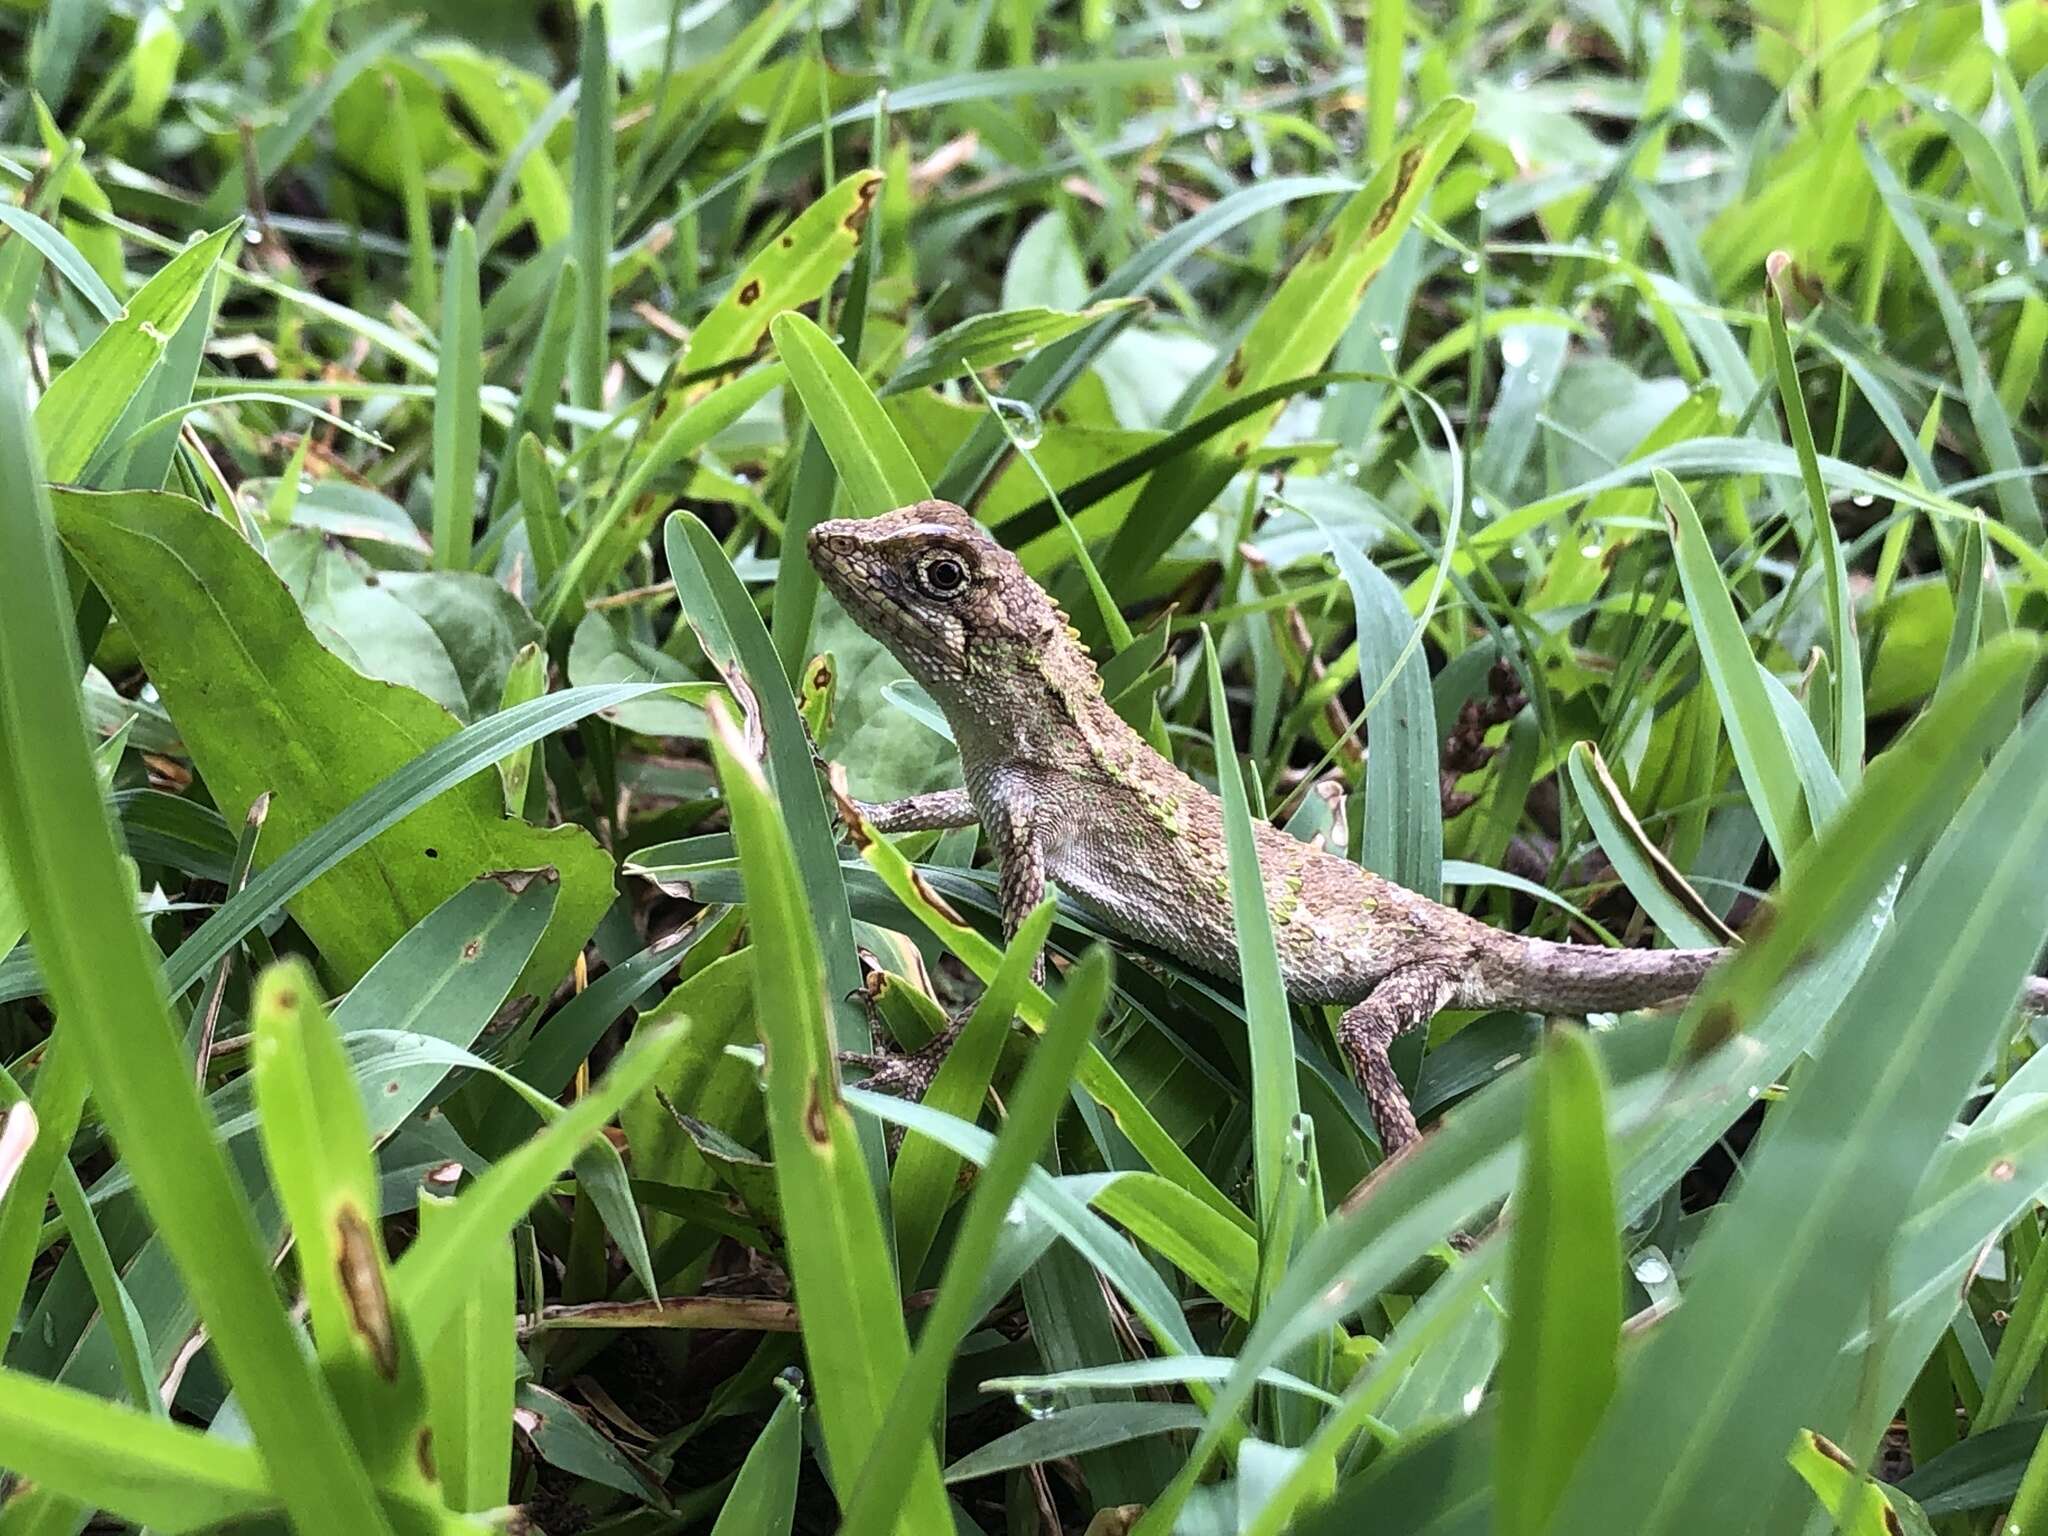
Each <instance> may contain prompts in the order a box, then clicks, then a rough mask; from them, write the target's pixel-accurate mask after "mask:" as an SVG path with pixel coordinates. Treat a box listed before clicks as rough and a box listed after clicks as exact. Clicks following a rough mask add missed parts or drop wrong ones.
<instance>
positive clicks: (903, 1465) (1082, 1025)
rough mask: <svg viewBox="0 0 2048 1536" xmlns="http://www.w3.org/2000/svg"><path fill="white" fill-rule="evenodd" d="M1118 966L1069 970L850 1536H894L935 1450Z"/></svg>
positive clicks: (1090, 960) (878, 1449)
mask: <svg viewBox="0 0 2048 1536" xmlns="http://www.w3.org/2000/svg"><path fill="white" fill-rule="evenodd" d="M1110 963H1111V962H1110V957H1109V952H1108V951H1107V950H1105V949H1102V948H1101V947H1099V946H1098V947H1096V948H1093V949H1090V950H1089V951H1088V952H1087V953H1085V954H1084V955H1082V957H1081V959H1080V962H1079V963H1078V964H1077V965H1075V967H1074V968H1073V970H1071V971H1070V972H1068V973H1067V980H1066V985H1065V986H1064V987H1063V988H1062V989H1061V991H1060V998H1059V1002H1058V1004H1057V1005H1056V1006H1055V1008H1054V1010H1053V1018H1052V1023H1051V1024H1050V1025H1049V1026H1048V1027H1047V1029H1046V1032H1045V1038H1044V1039H1043V1040H1041V1041H1040V1042H1039V1043H1038V1046H1037V1048H1036V1049H1035V1050H1033V1051H1032V1053H1031V1060H1030V1062H1029V1064H1028V1065H1027V1066H1026V1067H1025V1068H1024V1075H1023V1078H1022V1079H1021V1081H1019V1083H1018V1085H1017V1091H1016V1092H1015V1094H1014V1095H1012V1097H1011V1099H1010V1114H1009V1118H1008V1119H1007V1120H1006V1121H1005V1122H1004V1124H1003V1131H1002V1135H1001V1136H999V1137H997V1139H996V1144H995V1148H994V1150H993V1151H992V1152H991V1153H990V1155H989V1159H988V1161H987V1162H986V1163H985V1164H983V1166H982V1172H981V1177H980V1178H978V1179H977V1180H975V1183H974V1192H973V1193H972V1194H971V1195H969V1196H968V1198H967V1210H966V1213H965V1214H964V1215H963V1216H962V1217H961V1220H960V1226H959V1229H958V1231H957V1232H956V1234H955V1236H954V1241H953V1257H952V1259H951V1260H950V1261H949V1262H948V1263H947V1265H946V1273H945V1276H944V1278H943V1279H941V1280H940V1282H939V1293H938V1296H937V1297H936V1299H935V1300H934V1301H933V1302H932V1309H931V1311H930V1312H929V1313H928V1314H927V1315H926V1318H925V1324H924V1331H923V1332H922V1333H921V1334H919V1335H918V1340H917V1349H916V1351H915V1352H914V1353H913V1354H912V1355H911V1357H910V1364H909V1366H908V1367H907V1368H906V1369H905V1371H904V1373H903V1377H902V1380H901V1382H900V1383H899V1385H898V1387H897V1390H896V1393H895V1396H894V1398H893V1400H892V1401H891V1402H890V1403H889V1405H888V1412H887V1415H886V1417H885V1418H884V1419H883V1421H882V1426H881V1429H880V1431H879V1432H878V1433H877V1434H876V1436H875V1442H874V1448H873V1449H872V1450H871V1451H870V1452H869V1453H868V1460H867V1464H866V1465H865V1466H864V1467H863V1468H862V1469H861V1472H860V1477H859V1479H858V1481H857V1482H856V1483H855V1485H854V1493H853V1497H852V1499H851V1500H850V1501H848V1503H847V1507H846V1518H845V1520H844V1521H843V1522H842V1523H841V1525H840V1529H841V1530H842V1531H843V1532H846V1533H847V1536H887V1532H888V1531H889V1529H890V1528H891V1526H892V1525H894V1524H895V1516H896V1511H897V1508H898V1506H899V1505H900V1503H901V1502H902V1499H903V1497H904V1494H905V1493H906V1492H907V1491H908V1489H909V1486H910V1482H911V1479H912V1477H913V1476H914V1475H915V1473H916V1471H917V1469H918V1465H919V1463H920V1462H922V1461H923V1460H924V1459H925V1458H926V1457H927V1456H929V1455H930V1452H931V1441H930V1433H931V1420H932V1416H933V1415H934V1414H935V1413H936V1412H937V1410H938V1409H939V1407H940V1405H941V1402H942V1399H943V1396H944V1393H945V1389H946V1378H947V1375H948V1373H949V1372H950V1370H951V1369H952V1365H953V1354H954V1351H955V1350H957V1349H958V1348H959V1347H960V1343H961V1341H962V1340H963V1339H965V1338H966V1336H967V1330H968V1329H969V1328H970V1327H972V1326H973V1324H974V1319H975V1307H976V1300H977V1294H978V1292H979V1290H980V1283H981V1269H982V1266H983V1263H984V1255H985V1254H987V1253H988V1252H989V1251H990V1250H991V1249H992V1248H993V1247H994V1245H995V1242H996V1240H997V1238H998V1237H999V1236H1000V1234H1001V1231H1002V1224H1003V1222H1004V1221H1006V1220H1007V1219H1008V1213H1009V1209H1010V1202H1011V1200H1012V1199H1014V1198H1015V1197H1016V1194H1017V1191H1018V1189H1019V1188H1021V1187H1022V1185H1023V1183H1024V1180H1025V1178H1026V1177H1027V1176H1028V1175H1029V1174H1031V1173H1032V1172H1034V1171H1036V1169H1037V1160H1038V1154H1039V1150H1040V1149H1041V1148H1042V1147H1043V1146H1044V1145H1045V1143H1046V1141H1047V1139H1048V1138H1049V1137H1050V1136H1051V1135H1052V1128H1053V1122H1054V1120H1056V1119H1057V1118H1058V1116H1059V1112H1060V1108H1061V1106H1062V1105H1063V1104H1065V1103H1066V1098H1067V1083H1068V1079H1069V1078H1070V1077H1071V1076H1072V1075H1073V1070H1074V1065H1075V1063H1076V1062H1077V1061H1079V1060H1080V1056H1081V1051H1082V1048H1083V1047H1085V1046H1086V1045H1087V1043H1088V1036H1089V1034H1090V1033H1091V1032H1092V1031H1093V1030H1094V1028H1095V1024H1096V1021H1097V1020H1098V1019H1100V1018H1101V1017H1102V1010H1103V1006H1104V1004H1105V1003H1106V1002H1107V1001H1108V998H1109V972H1110Z"/></svg>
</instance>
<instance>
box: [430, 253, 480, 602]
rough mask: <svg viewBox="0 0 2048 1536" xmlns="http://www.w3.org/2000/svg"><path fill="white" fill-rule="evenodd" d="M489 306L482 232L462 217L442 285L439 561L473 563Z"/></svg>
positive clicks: (452, 565) (450, 565)
mask: <svg viewBox="0 0 2048 1536" xmlns="http://www.w3.org/2000/svg"><path fill="white" fill-rule="evenodd" d="M483 345H484V339H483V312H482V307H481V301H480V300H479V299H478V297H477V273H476V231H475V230H473V229H471V228H470V227H469V220H467V219H462V218H458V219H457V220H456V221H455V228H454V230H453V232H451V233H450V234H449V236H448V269H447V272H446V273H445V274H444V277H443V281H442V288H441V345H440V348H439V356H440V359H441V366H440V368H439V369H437V370H436V372H435V374H434V566H435V568H436V569H438V570H450V571H463V570H468V569H469V563H470V562H469V551H470V544H471V540H472V539H473V538H474V536H475V533H476V473H477V466H478V464H479V462H480V461H481V459H482V454H483V418H482V415H481V414H480V401H479V396H478V390H479V388H480V386H481V384H482V381H483V366H484V362H483Z"/></svg>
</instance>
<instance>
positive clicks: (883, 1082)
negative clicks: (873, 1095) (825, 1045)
mask: <svg viewBox="0 0 2048 1536" xmlns="http://www.w3.org/2000/svg"><path fill="white" fill-rule="evenodd" d="M959 1034H960V1030H959V1027H958V1026H957V1025H956V1026H954V1027H953V1028H950V1029H944V1030H941V1031H940V1032H939V1033H938V1034H936V1035H933V1036H932V1037H931V1039H930V1040H928V1041H926V1042H925V1043H924V1044H923V1045H921V1046H919V1047H918V1048H917V1049H916V1050H914V1051H911V1052H908V1053H907V1054H902V1055H898V1054H896V1053H894V1052H890V1051H841V1052H840V1053H839V1064H840V1066H842V1067H859V1068H861V1069H862V1070H863V1071H865V1072H866V1073H867V1074H868V1076H867V1079H866V1081H864V1082H863V1083H862V1084H861V1087H863V1088H872V1089H873V1090H874V1091H875V1092H877V1093H894V1094H900V1095H901V1096H903V1097H904V1098H906V1099H921V1098H923V1097H924V1094H925V1090H926V1089H928V1088H929V1087H931V1085H932V1079H933V1078H935V1077H937V1076H938V1075H939V1067H940V1066H941V1065H942V1064H943V1063H944V1062H945V1059H946V1054H947V1053H948V1052H949V1051H951V1050H952V1049H953V1042H954V1041H955V1040H956V1039H958V1038H959Z"/></svg>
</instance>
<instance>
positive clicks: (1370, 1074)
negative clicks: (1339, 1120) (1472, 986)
mask: <svg viewBox="0 0 2048 1536" xmlns="http://www.w3.org/2000/svg"><path fill="white" fill-rule="evenodd" d="M1455 991H1456V983H1455V982H1454V981H1453V979H1452V978H1451V977H1450V976H1449V975H1448V974H1447V973H1445V972H1443V971H1437V970H1431V969H1430V968H1429V967H1427V966H1415V967H1412V968H1410V969H1408V970H1403V971H1396V972H1394V973H1393V974H1392V975H1391V976H1386V977H1383V978H1381V980H1380V983H1379V985H1378V986H1376V987H1374V988H1373V989H1372V991H1371V993H1370V994H1368V995H1367V997H1366V999H1365V1001H1364V1002H1362V1003H1358V1004H1355V1005H1354V1006H1352V1007H1351V1008H1350V1009H1348V1010H1346V1012H1345V1014H1344V1018H1343V1020H1342V1021H1341V1022H1340V1023H1339V1024H1338V1026H1337V1039H1338V1042H1339V1043H1340V1044H1341V1045H1342V1046H1343V1047H1344V1054H1345V1056H1346V1057H1347V1058H1348V1059H1349V1060H1350V1062H1351V1072H1352V1075H1353V1076H1354V1077H1356V1078H1357V1079H1358V1086H1359V1087H1360V1088H1361V1089H1362V1090H1363V1091H1364V1093H1365V1102H1366V1106H1367V1107H1368V1108H1369V1109H1371V1110H1372V1123H1373V1126H1374V1128H1375V1129H1376V1130H1377V1131H1378V1132H1379V1137H1380V1148H1381V1150H1382V1151H1384V1152H1385V1153H1386V1155H1387V1156H1388V1157H1392V1156H1393V1155H1394V1154H1395V1153H1397V1152H1399V1151H1400V1150H1401V1149H1402V1148H1403V1147H1405V1146H1407V1145H1408V1144H1409V1143H1410V1142H1412V1141H1414V1140H1415V1139H1416V1138H1417V1137H1418V1136H1420V1135H1421V1134H1422V1132H1421V1130H1420V1129H1419V1128H1418V1127H1417V1125H1416V1124H1415V1111H1414V1109H1413V1108H1412V1107H1410V1105H1409V1103H1408V1095H1407V1094H1406V1093H1404V1092H1402V1090H1401V1079H1400V1078H1399V1077H1398V1076H1396V1075H1395V1072H1394V1063H1393V1061H1392V1060H1391V1059H1390V1058H1389V1057H1388V1054H1387V1053H1388V1051H1389V1049H1390V1048H1391V1047H1392V1046H1393V1043H1394V1041H1395V1039H1396V1038H1397V1037H1399V1036H1400V1035H1402V1034H1404V1033H1406V1032H1407V1031H1408V1030H1411V1029H1414V1028H1415V1027H1416V1026H1418V1025H1422V1024H1427V1023H1428V1022H1429V1021H1430V1019H1431V1017H1432V1016H1433V1015H1434V1014H1435V1013H1436V1011H1437V1010H1438V1009H1439V1008H1441V1007H1443V1006H1444V1005H1445V1004H1446V1003H1448V1002H1449V1001H1450V1000H1451V997H1452V995H1453V994H1454V992H1455Z"/></svg>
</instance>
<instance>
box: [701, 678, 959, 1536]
mask: <svg viewBox="0 0 2048 1536" xmlns="http://www.w3.org/2000/svg"><path fill="white" fill-rule="evenodd" d="M709 713H710V716H711V723H712V751H713V754H714V755H715V757H716V759H717V763H718V776H719V782H720V783H721V784H722V785H723V786H724V789H725V794H726V802H727V804H728V806H729V807H730V808H731V815H732V823H733V840H734V843H735V844H736V845H737V847H738V849H739V857H740V869H741V873H742V875H743V876H744V878H745V880H746V886H747V899H748V907H749V910H750V913H751V915H752V918H753V922H754V935H755V937H754V948H755V950H756V951H757V958H756V962H755V965H754V989H755V998H756V1007H757V1008H758V1009H759V1017H760V1025H761V1029H762V1035H763V1048H764V1051H765V1053H766V1058H767V1060H766V1065H765V1075H766V1077H767V1087H768V1138H769V1144H770V1146H771V1147H772V1148H773V1149H774V1154H775V1177H776V1187H777V1190H778V1192H779V1194H780V1196H781V1204H782V1216H783V1223H784V1229H785V1231H786V1232H787V1234H788V1241H789V1265H790V1273H791V1277H792V1279H793V1280H794V1282H795V1287H796V1298H797V1305H798V1307H799V1308H801V1309H802V1311H803V1313H804V1317H805V1322H806V1326H805V1329H804V1346H805V1350H806V1353H807V1355H808V1357H809V1359H810V1362H811V1379H812V1382H813V1383H814V1385H815V1386H816V1389H817V1393H818V1422H819V1427H820V1429H821V1430H822V1431H823V1433H824V1437H825V1445H826V1448H827V1451H828V1453H829V1454H830V1457H831V1465H832V1469H833V1471H834V1472H835V1474H836V1475H837V1477H838V1479H839V1487H840V1489H841V1490H842V1500H843V1499H844V1497H845V1494H846V1492H847V1491H850V1489H851V1487H852V1480H853V1477H854V1475H855V1472H856V1471H857V1469H858V1468H859V1467H860V1466H861V1465H862V1464H863V1463H864V1462H865V1461H866V1460H867V1457H868V1455H869V1453H870V1451H871V1450H872V1449H873V1447H874V1445H875V1443H876V1439H877V1434H878V1431H879V1429H880V1427H881V1425H882V1423H883V1422H884V1420H885V1419H886V1417H887V1415H888V1412H889V1407H890V1402H891V1400H892V1398H894V1397H895V1396H896V1394H897V1392H898V1390H899V1387H900V1384H901V1381H902V1378H903V1372H904V1368H905V1365H906V1363H907V1362H908V1360H909V1358H910V1343H909V1339H908V1336H907V1335H906V1333H905V1331H904V1326H903V1309H902V1306H901V1304H900V1303H899V1301H898V1300H897V1296H896V1287H895V1286H894V1285H893V1284H892V1283H891V1277H892V1275H893V1268H892V1266H891V1264H890V1261H889V1252H888V1245H887V1240H886V1238H885V1236H884V1233H883V1227H882V1218H881V1213H880V1211H879V1210H878V1209H877V1208H876V1205H875V1196H874V1190H873V1187H872V1185H871V1184H870V1182H869V1179H868V1173H867V1166H866V1160H865V1159H864V1158H863V1157H862V1156H861V1153H860V1143H859V1140H858V1138H857V1137H856V1134H855V1131H854V1126H853V1117H852V1115H851V1114H850V1113H848V1111H847V1107H846V1102H845V1100H844V1098H843V1097H842V1095H841V1090H840V1086H839V1064H838V1059H837V1057H836V1055H835V1052H834V1042H833V1039H832V1032H831V1029H830V1025H829V1015H828V1012H827V1008H826V1001H825V968H824V962H823V959H822V958H821V956H820V955H819V952H818V943H817V938H816V935H815V931H814V929H813V927H812V920H811V915H810V912H809V903H808V902H807V901H806V900H805V895H804V888H803V886H802V884H801V882H800V880H799V878H798V874H797V862H796V853H795V850H794V849H793V848H792V847H791V844H790V837H789V833H788V831H787V829H786V828H785V827H784V825H783V822H782V816H781V813H780V811H779V810H778V808H777V806H776V803H775V801H774V799H773V798H772V796H771V795H770V793H769V790H768V784H767V781H766V780H765V779H764V778H763V777H762V775H761V771H760V769H759V767H758V766H756V764H755V763H754V761H753V759H752V757H751V756H750V755H749V754H748V751H747V748H746V744H745V742H744V741H743V740H741V738H740V736H739V733H738V730H737V729H736V728H735V726H734V725H733V723H732V719H731V716H730V715H729V714H728V713H727V712H726V710H725V708H724V706H723V704H722V703H720V702H718V701H715V700H714V701H713V703H712V705H711V707H710V711H709ZM923 1429H924V1426H923V1425H922V1424H921V1423H920V1424H918V1425H917V1426H916V1427H915V1429H914V1431H913V1433H914V1434H915V1435H916V1436H917V1439H918V1441H919V1442H921V1443H922V1446H923V1448H922V1454H919V1455H918V1456H916V1457H915V1459H914V1462H913V1465H912V1467H911V1468H910V1469H909V1472H910V1475H909V1477H908V1478H907V1479H906V1486H905V1488H904V1497H903V1501H902V1505H901V1508H900V1509H898V1510H891V1511H889V1513H890V1515H891V1516H892V1518H897V1520H898V1525H899V1528H901V1529H904V1530H908V1531H918V1530H942V1529H944V1528H945V1527H946V1526H947V1525H948V1524H950V1523H951V1517H950V1515H949V1514H948V1513H947V1509H946V1496H945V1492H944V1490H943V1489H942V1488H941V1487H940V1484H939V1467H938V1460H937V1458H936V1457H935V1456H934V1455H933V1454H932V1452H931V1448H930V1445H929V1443H928V1442H925V1441H924V1435H923Z"/></svg>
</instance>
